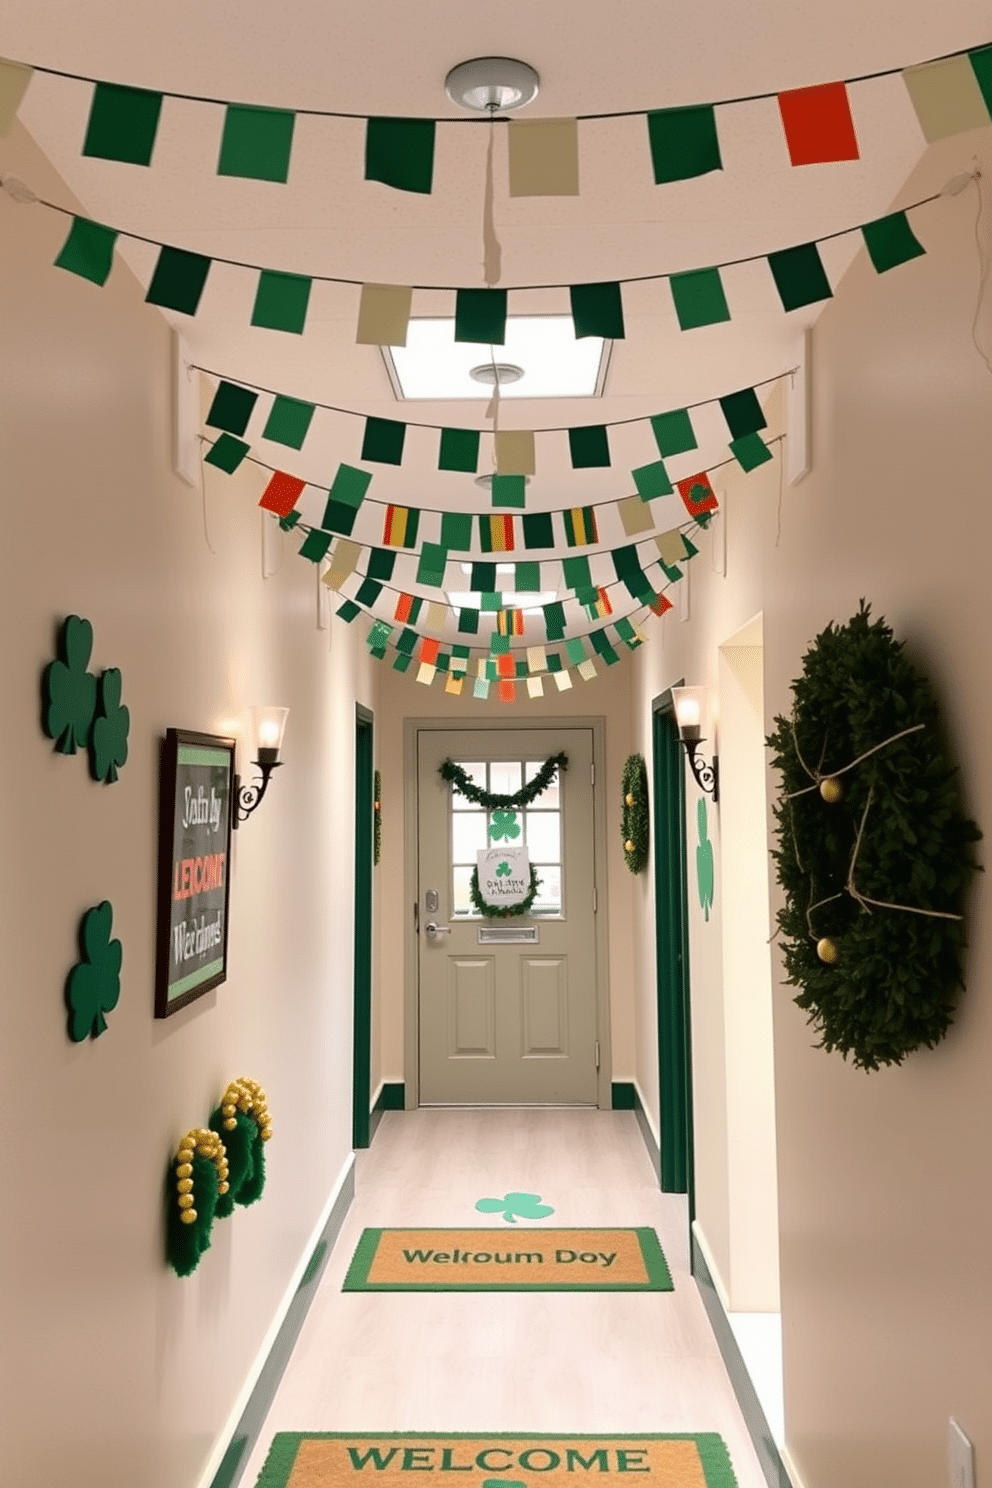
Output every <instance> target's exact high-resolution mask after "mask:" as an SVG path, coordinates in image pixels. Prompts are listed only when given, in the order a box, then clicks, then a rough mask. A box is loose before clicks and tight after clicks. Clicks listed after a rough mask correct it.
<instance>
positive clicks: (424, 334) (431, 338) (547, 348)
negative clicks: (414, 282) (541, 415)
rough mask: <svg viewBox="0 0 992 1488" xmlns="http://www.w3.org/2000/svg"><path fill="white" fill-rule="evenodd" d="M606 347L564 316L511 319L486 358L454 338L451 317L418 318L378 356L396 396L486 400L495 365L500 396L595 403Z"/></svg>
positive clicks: (478, 348) (468, 343) (606, 359)
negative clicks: (499, 342) (578, 332)
mask: <svg viewBox="0 0 992 1488" xmlns="http://www.w3.org/2000/svg"><path fill="white" fill-rule="evenodd" d="M611 345H612V343H611V342H609V341H603V339H602V338H601V337H599V336H582V337H576V334H575V326H574V324H573V321H572V317H571V316H570V315H511V316H510V317H509V318H508V319H507V322H506V335H505V339H504V342H503V345H502V346H495V347H493V348H492V349H491V350H492V355H491V356H488V357H487V356H486V352H487V348H485V347H483V346H480V345H479V343H478V342H475V341H456V340H455V322H454V318H453V317H445V318H440V317H439V318H434V317H427V316H425V317H419V316H418V317H415V318H414V319H413V320H411V321H410V324H409V326H408V327H407V337H406V345H405V346H384V347H383V348H382V355H383V358H384V360H385V363H386V371H387V373H388V375H389V380H390V382H391V383H392V386H393V392H394V393H395V394H396V397H397V398H400V399H435V400H436V399H448V398H485V399H487V400H488V399H489V398H490V397H491V395H492V388H493V385H494V384H493V366H492V364H493V362H494V361H495V362H496V367H497V375H498V377H499V390H500V396H501V397H502V398H504V399H509V398H595V397H600V396H602V392H603V387H604V385H605V382H606V369H607V365H608V362H609V353H610V347H611ZM482 357H486V361H485V362H483V361H482V360H481V358H482ZM513 373H516V374H517V375H516V378H515V379H514V377H513Z"/></svg>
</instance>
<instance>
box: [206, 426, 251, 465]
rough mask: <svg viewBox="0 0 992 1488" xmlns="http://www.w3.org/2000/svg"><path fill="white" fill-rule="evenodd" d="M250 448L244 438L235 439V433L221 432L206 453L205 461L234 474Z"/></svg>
mask: <svg viewBox="0 0 992 1488" xmlns="http://www.w3.org/2000/svg"><path fill="white" fill-rule="evenodd" d="M249 448H250V446H249V445H247V444H245V442H244V440H243V439H235V437H234V435H233V434H221V435H219V436H218V438H217V439H215V440H214V442H213V444H212V445H211V446H210V448H209V450H208V451H207V453H206V454H205V455H204V457H203V462H204V464H205V465H216V466H217V469H218V470H225V471H226V472H227V474H228V475H233V474H234V472H235V471H236V470H237V468H238V466H239V465H240V464H241V462H242V460H243V459H244V458H245V456H246V455H247V453H248V450H249Z"/></svg>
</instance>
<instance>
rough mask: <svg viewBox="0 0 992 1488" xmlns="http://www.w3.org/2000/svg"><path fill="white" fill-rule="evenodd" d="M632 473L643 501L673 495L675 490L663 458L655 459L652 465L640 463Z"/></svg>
mask: <svg viewBox="0 0 992 1488" xmlns="http://www.w3.org/2000/svg"><path fill="white" fill-rule="evenodd" d="M630 473H631V475H632V476H633V478H634V485H635V486H636V487H637V494H638V496H640V498H641V500H642V501H653V500H654V499H655V497H656V496H671V495H672V493H673V491H674V490H675V487H674V486H673V485H672V483H671V481H670V480H669V479H668V471H667V470H666V469H665V466H664V463H663V462H662V461H661V460H655V461H654V462H653V463H652V464H651V465H640V466H638V468H637V469H636V470H632V471H631V472H630Z"/></svg>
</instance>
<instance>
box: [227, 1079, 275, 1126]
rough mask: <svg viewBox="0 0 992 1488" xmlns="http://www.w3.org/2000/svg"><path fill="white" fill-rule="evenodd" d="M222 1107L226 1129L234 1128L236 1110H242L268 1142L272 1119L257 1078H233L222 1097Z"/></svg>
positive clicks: (235, 1124)
mask: <svg viewBox="0 0 992 1488" xmlns="http://www.w3.org/2000/svg"><path fill="white" fill-rule="evenodd" d="M220 1109H221V1115H222V1116H223V1117H224V1118H225V1120H224V1128H225V1130H226V1131H233V1130H234V1128H235V1127H236V1126H237V1117H236V1116H235V1112H236V1111H241V1112H242V1113H243V1114H244V1115H245V1116H250V1117H251V1119H252V1121H254V1123H255V1125H256V1126H257V1127H258V1135H259V1137H260V1138H261V1140H262V1141H263V1142H267V1141H268V1140H269V1138H270V1137H271V1136H272V1120H271V1117H270V1116H269V1108H268V1104H267V1102H266V1099H265V1091H264V1090H263V1089H262V1087H261V1085H259V1083H258V1081H257V1080H250V1079H249V1078H248V1076H247V1075H241V1076H239V1078H238V1079H237V1080H232V1081H231V1083H230V1085H228V1087H227V1089H226V1090H225V1091H224V1094H223V1095H222V1097H221V1103H220Z"/></svg>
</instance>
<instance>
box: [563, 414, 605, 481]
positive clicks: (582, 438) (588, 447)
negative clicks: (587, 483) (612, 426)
mask: <svg viewBox="0 0 992 1488" xmlns="http://www.w3.org/2000/svg"><path fill="white" fill-rule="evenodd" d="M568 450H569V454H570V455H571V457H572V469H573V470H593V469H598V468H600V467H603V466H607V465H609V463H610V441H609V439H608V437H607V433H606V425H605V424H584V425H583V426H582V427H581V428H578V429H569V431H568Z"/></svg>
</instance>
